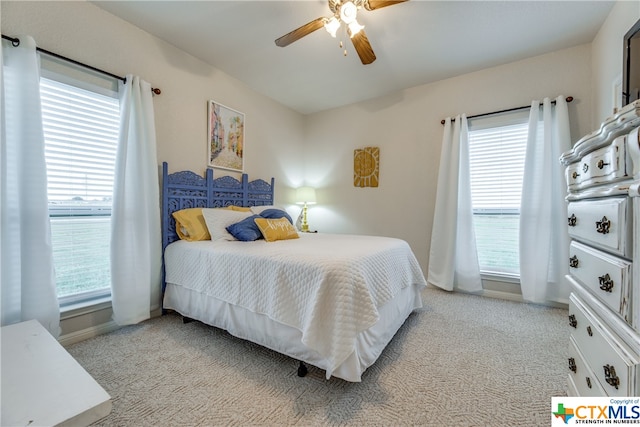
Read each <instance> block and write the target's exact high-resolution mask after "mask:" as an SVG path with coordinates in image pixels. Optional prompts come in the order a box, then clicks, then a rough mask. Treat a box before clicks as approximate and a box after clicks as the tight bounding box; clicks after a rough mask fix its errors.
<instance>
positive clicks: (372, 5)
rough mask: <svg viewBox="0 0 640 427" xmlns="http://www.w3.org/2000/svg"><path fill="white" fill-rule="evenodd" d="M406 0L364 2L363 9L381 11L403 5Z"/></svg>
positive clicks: (367, 0) (368, 0)
mask: <svg viewBox="0 0 640 427" xmlns="http://www.w3.org/2000/svg"><path fill="white" fill-rule="evenodd" d="M405 1H408V0H364V8H365V9H367V10H376V9H381V8H383V7H387V6H393V5H394V4H398V3H404V2H405Z"/></svg>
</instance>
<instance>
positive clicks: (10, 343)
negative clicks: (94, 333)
mask: <svg viewBox="0 0 640 427" xmlns="http://www.w3.org/2000/svg"><path fill="white" fill-rule="evenodd" d="M0 337H1V342H2V349H1V354H2V359H1V366H2V371H1V375H0V381H1V383H2V385H1V387H2V389H1V390H2V395H1V401H2V406H1V414H0V425H2V426H58V425H62V426H65V425H66V426H86V425H89V424H91V423H93V422H94V421H97V420H99V419H100V418H103V417H105V416H107V415H108V414H109V412H111V397H110V396H109V395H108V394H107V392H106V391H105V390H104V389H103V388H102V387H101V386H100V384H98V383H97V382H96V381H95V380H94V379H93V378H92V377H91V375H89V374H88V373H87V371H85V370H84V368H83V367H82V366H80V364H79V363H78V362H76V360H75V359H74V358H73V357H71V355H70V354H69V353H68V352H67V351H66V350H65V349H64V348H63V347H62V346H61V345H60V344H59V343H58V341H57V340H56V339H55V338H53V336H52V335H51V334H50V333H49V332H48V331H47V330H46V329H45V328H44V327H42V325H40V323H38V322H37V321H36V320H30V321H27V322H22V323H16V324H14V325H9V326H4V327H2V328H1V329H0Z"/></svg>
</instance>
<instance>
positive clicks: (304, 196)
mask: <svg viewBox="0 0 640 427" xmlns="http://www.w3.org/2000/svg"><path fill="white" fill-rule="evenodd" d="M296 203H297V204H299V205H304V204H305V203H306V204H308V205H313V204H315V203H316V190H315V188H313V187H300V188H298V189H297V190H296Z"/></svg>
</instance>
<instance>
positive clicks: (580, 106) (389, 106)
mask: <svg viewBox="0 0 640 427" xmlns="http://www.w3.org/2000/svg"><path fill="white" fill-rule="evenodd" d="M590 64H591V47H590V45H582V46H577V47H574V48H571V49H566V50H562V51H559V52H554V53H551V54H547V55H542V56H537V57H534V58H529V59H526V60H523V61H519V62H514V63H511V64H506V65H502V66H499V67H495V68H490V69H485V70H482V71H479V72H475V73H471V74H466V75H463V76H459V77H455V78H451V79H447V80H442V81H439V82H437V83H433V84H429V85H423V86H418V87H414V88H411V89H407V90H404V91H402V92H397V93H395V94H393V95H390V96H387V97H384V98H379V99H376V100H373V101H368V102H362V103H358V104H353V105H349V106H347V107H344V108H339V109H335V110H331V111H326V112H322V113H318V114H314V115H311V116H308V117H307V135H306V140H305V141H306V147H305V153H306V158H307V159H310V160H308V161H307V164H306V165H305V171H306V173H305V176H306V179H307V182H308V183H309V184H311V185H314V186H316V187H317V188H318V190H319V191H318V205H316V206H313V207H312V208H311V209H310V211H309V222H310V224H311V227H312V228H317V229H319V230H321V231H325V232H339V233H356V234H379V235H385V236H393V237H399V238H402V239H405V240H407V241H408V242H409V244H410V245H411V247H412V248H413V250H414V252H415V253H416V256H417V258H418V260H419V261H420V264H421V265H422V267H423V270H424V271H425V272H426V269H427V265H428V254H429V246H430V239H431V226H432V221H433V210H434V203H435V195H436V181H437V176H438V164H439V160H440V149H441V143H442V129H443V128H442V125H441V124H440V120H442V119H443V118H445V117H447V116H455V115H457V114H461V113H466V114H467V115H474V114H479V113H486V112H491V111H497V110H503V109H506V108H512V107H519V106H523V105H529V104H530V103H531V101H532V100H533V99H542V98H544V97H547V96H548V97H556V96H558V95H564V96H569V95H571V96H573V97H574V101H573V102H572V103H571V104H569V114H570V119H571V123H572V125H571V132H572V137H573V140H574V141H575V140H577V139H578V138H579V137H580V136H581V135H583V134H585V133H587V132H589V131H590V130H591V129H590V124H589V118H590V115H591V110H590V105H591V89H590V84H591V73H590ZM364 146H378V147H380V153H381V154H380V157H381V161H380V186H379V187H378V188H355V187H354V186H353V150H354V149H356V148H360V147H364Z"/></svg>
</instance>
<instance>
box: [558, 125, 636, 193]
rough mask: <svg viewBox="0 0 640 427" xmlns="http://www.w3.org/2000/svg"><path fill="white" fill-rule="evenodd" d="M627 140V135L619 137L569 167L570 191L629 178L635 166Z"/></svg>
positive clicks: (567, 174)
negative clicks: (627, 152)
mask: <svg viewBox="0 0 640 427" xmlns="http://www.w3.org/2000/svg"><path fill="white" fill-rule="evenodd" d="M626 138H627V137H626V135H622V136H619V137H618V138H616V139H615V140H614V141H613V142H612V143H611V144H610V145H608V146H606V147H604V148H600V149H599V150H595V151H593V152H592V153H590V154H587V155H586V156H584V157H583V158H582V159H580V161H579V162H576V163H572V164H570V165H569V166H567V168H566V169H565V174H566V179H567V185H568V189H569V191H577V190H581V189H584V188H587V187H590V186H593V185H598V184H603V183H608V182H616V181H620V180H623V179H627V178H629V177H630V176H631V174H632V169H633V165H632V164H631V159H630V158H629V156H627V154H626Z"/></svg>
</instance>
